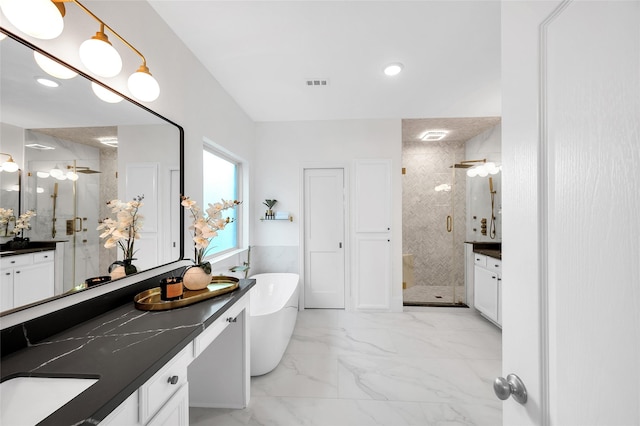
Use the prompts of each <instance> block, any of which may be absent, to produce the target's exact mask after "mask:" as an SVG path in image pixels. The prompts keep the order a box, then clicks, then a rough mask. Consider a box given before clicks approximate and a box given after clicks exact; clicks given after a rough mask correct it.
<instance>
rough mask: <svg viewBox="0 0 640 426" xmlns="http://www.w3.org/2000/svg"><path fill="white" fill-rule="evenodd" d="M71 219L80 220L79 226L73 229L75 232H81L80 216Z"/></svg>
mask: <svg viewBox="0 0 640 426" xmlns="http://www.w3.org/2000/svg"><path fill="white" fill-rule="evenodd" d="M73 220H74V221H78V220H79V221H80V228H76V229H74V231H75V232H82V218H81V217H74V218H73ZM76 223H77V222H76Z"/></svg>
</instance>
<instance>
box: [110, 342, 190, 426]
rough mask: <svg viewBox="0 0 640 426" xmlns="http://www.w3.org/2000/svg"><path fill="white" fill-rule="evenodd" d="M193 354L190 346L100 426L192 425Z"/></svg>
mask: <svg viewBox="0 0 640 426" xmlns="http://www.w3.org/2000/svg"><path fill="white" fill-rule="evenodd" d="M192 353H193V350H192V347H191V345H187V347H185V348H184V349H182V351H180V353H179V354H178V355H176V356H175V357H173V359H172V360H171V361H169V362H168V363H167V364H166V365H165V366H164V367H163V368H162V369H161V370H160V371H158V372H157V373H156V374H154V375H153V377H152V378H151V379H149V380H148V381H147V382H146V383H145V384H144V385H142V386H141V387H140V388H139V389H138V390H137V391H135V392H134V393H133V394H132V395H131V396H130V397H129V398H127V399H126V400H125V402H123V403H122V404H120V405H119V406H118V408H116V409H115V410H113V412H112V413H111V414H110V415H109V416H107V417H106V418H105V419H104V420H103V421H102V422H100V424H101V425H107V426H121V425H132V426H133V425H145V426H159V425H167V426H169V425H170V426H187V425H188V424H189V383H188V380H187V366H188V365H189V363H190V362H191V361H192V360H193V357H192Z"/></svg>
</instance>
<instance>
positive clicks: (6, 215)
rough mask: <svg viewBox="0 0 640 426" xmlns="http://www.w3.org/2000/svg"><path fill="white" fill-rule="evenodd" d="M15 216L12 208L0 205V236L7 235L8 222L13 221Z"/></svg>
mask: <svg viewBox="0 0 640 426" xmlns="http://www.w3.org/2000/svg"><path fill="white" fill-rule="evenodd" d="M15 220H16V217H15V216H14V215H13V209H4V208H2V207H0V236H2V237H6V236H7V235H9V223H11V222H15Z"/></svg>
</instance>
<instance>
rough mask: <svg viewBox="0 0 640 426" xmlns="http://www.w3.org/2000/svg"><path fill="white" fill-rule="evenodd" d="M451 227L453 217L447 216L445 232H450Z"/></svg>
mask: <svg viewBox="0 0 640 426" xmlns="http://www.w3.org/2000/svg"><path fill="white" fill-rule="evenodd" d="M452 229H453V218H452V217H451V216H447V232H451V230H452Z"/></svg>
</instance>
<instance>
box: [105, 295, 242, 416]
mask: <svg viewBox="0 0 640 426" xmlns="http://www.w3.org/2000/svg"><path fill="white" fill-rule="evenodd" d="M183 309H188V307H187V308H183ZM248 315H249V294H248V293H247V294H245V295H244V296H243V297H242V298H240V300H238V301H237V302H236V303H235V304H234V305H233V306H232V307H231V308H229V309H228V310H227V311H226V312H224V313H223V314H222V315H221V316H220V317H219V318H218V319H216V320H215V321H214V322H213V323H212V324H210V325H209V326H208V327H207V328H206V329H205V330H204V331H203V332H202V333H201V334H200V335H198V336H197V337H196V338H195V339H194V340H193V341H192V342H190V343H189V344H188V345H187V346H185V347H184V348H183V349H182V350H181V351H180V352H179V353H178V354H177V355H176V356H174V357H173V358H172V359H171V361H169V362H168V363H167V364H166V365H165V366H164V367H162V369H160V370H159V371H158V372H157V373H155V374H154V375H153V376H152V377H151V378H150V379H149V380H147V382H146V383H145V384H144V385H142V386H141V387H140V388H139V389H138V390H136V391H135V392H134V393H133V394H132V395H131V396H130V397H129V398H127V400H126V401H125V402H123V403H122V404H120V405H119V406H118V407H117V408H116V409H115V410H114V411H113V412H112V413H111V414H109V416H107V417H106V418H105V419H104V420H103V421H102V422H100V424H101V425H107V426H121V425H139V426H183V425H184V426H187V425H188V424H189V406H190V405H191V406H197V407H226V408H244V407H246V406H247V405H248V404H249V397H250V395H249V382H250V371H251V370H250V368H249V360H250V355H249V341H250V340H249V316H248Z"/></svg>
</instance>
